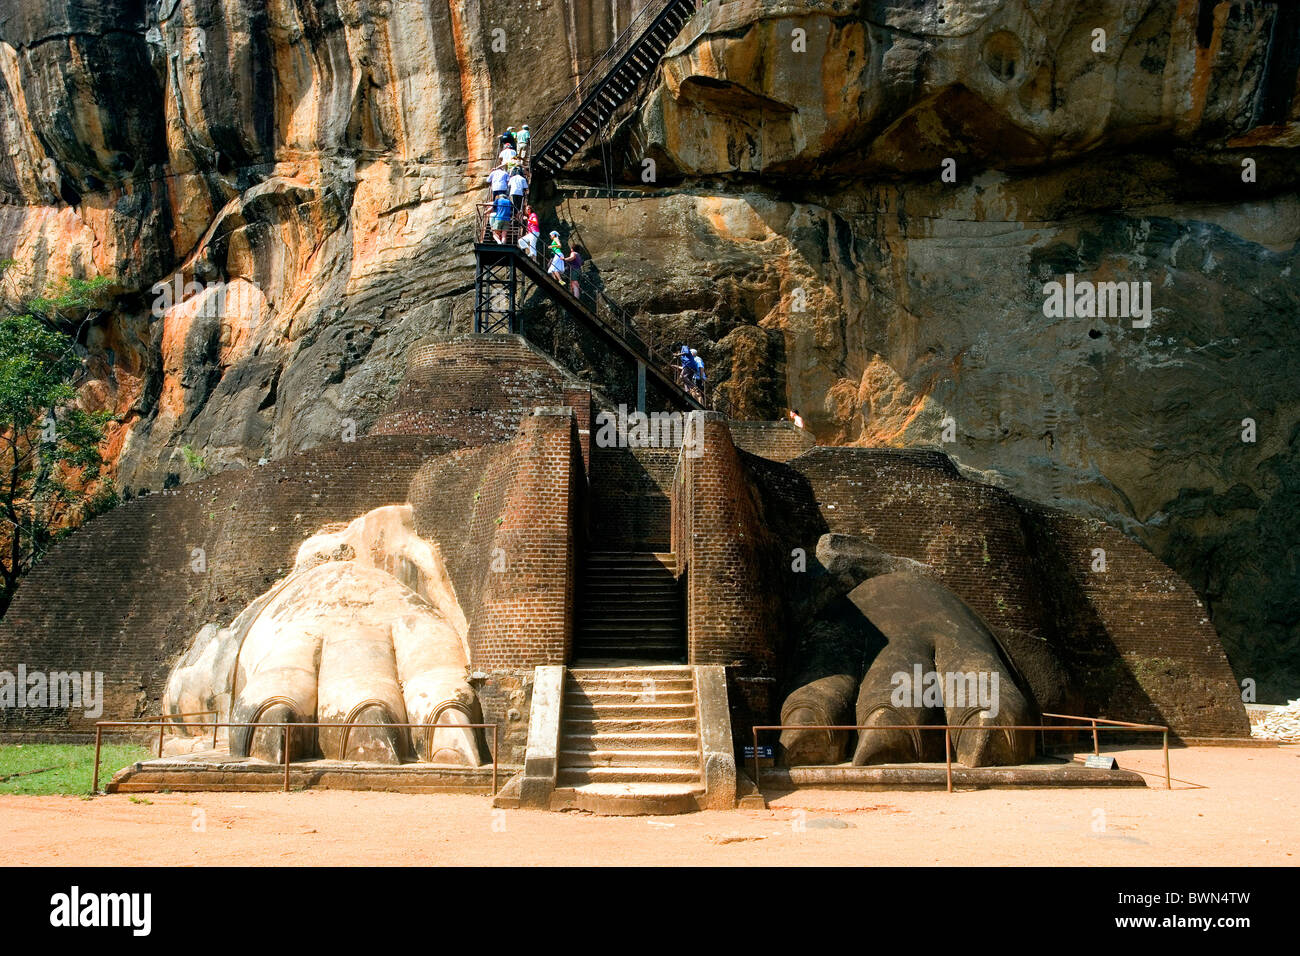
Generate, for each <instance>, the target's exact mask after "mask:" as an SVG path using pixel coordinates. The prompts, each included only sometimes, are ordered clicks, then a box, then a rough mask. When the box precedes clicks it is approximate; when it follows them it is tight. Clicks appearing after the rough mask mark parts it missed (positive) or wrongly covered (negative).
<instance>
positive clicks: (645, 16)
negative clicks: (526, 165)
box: [529, 0, 699, 159]
mask: <svg viewBox="0 0 1300 956" xmlns="http://www.w3.org/2000/svg"><path fill="white" fill-rule="evenodd" d="M678 2H679V0H659V2H658V3H650V4H647V5H646V6H645V8H643V9H642V10H641V12H640V13H638V14H637V15H636V16H635V17H633V18H632V22H631V23H629V24H628V25H627V29H625V30H624V31H623V32H622V33H620V34H619V35H618V36H617V37H616V38H615V39H614V42H613V43H612V44H611V45H610V47H609V49H607V50H606V51H605V52H604V53H602V54H601V55H600V57H599V58H597V60H596V62H595V63H593V64H592V65H591V66H590V68H588V70H587V72H586V73H584V74H583V75H582V76H581V77H579V78H578V81H577V83H576V84H575V85H574V88H573V92H572V93H570V94H569V95H568V96H566V97H565V98H564V99H562V100H561V101H560V102H559V103H557V104H555V107H554V108H553V109H552V110H551V111H550V112H549V113H547V114H546V115H545V116H544V117H542V121H541V122H540V123H538V124H537V129H536V130H531V131H530V132H531V134H532V135H531V136H530V138H529V147H530V150H531V155H530V159H536V158H538V157H540V156H543V155H544V153H545V150H546V149H547V147H550V146H551V145H552V143H551V140H552V139H554V138H555V135H556V133H557V132H559V131H560V130H561V129H562V128H563V127H564V126H565V124H566V123H567V122H568V120H569V119H571V118H572V116H573V114H574V113H576V112H577V110H578V109H579V108H580V107H581V106H582V105H583V103H584V102H585V101H586V99H587V97H588V96H589V95H590V94H591V93H592V92H594V91H595V90H596V89H597V88H598V87H599V86H600V84H601V83H603V82H604V80H605V79H606V77H607V75H608V74H609V73H610V72H611V71H612V69H613V68H614V67H615V66H616V65H617V64H618V63H619V61H621V60H622V59H623V57H624V55H626V54H627V53H628V52H629V51H630V50H631V49H632V48H633V47H634V46H635V45H636V44H637V43H638V42H639V41H640V40H641V38H642V37H643V36H645V34H646V33H647V32H648V31H649V30H650V28H651V27H652V26H653V24H654V21H655V20H657V19H658V18H659V16H660V15H661V14H663V13H664V11H666V10H667V9H668V8H669V7H670V6H673V5H675V4H677V3H678ZM698 7H699V4H698V2H697V3H696V8H697V9H698ZM687 22H690V21H687Z"/></svg>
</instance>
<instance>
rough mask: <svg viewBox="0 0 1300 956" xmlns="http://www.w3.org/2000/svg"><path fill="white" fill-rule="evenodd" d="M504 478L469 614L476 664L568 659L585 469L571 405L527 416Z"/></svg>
mask: <svg viewBox="0 0 1300 956" xmlns="http://www.w3.org/2000/svg"><path fill="white" fill-rule="evenodd" d="M500 480H502V481H503V482H504V484H503V487H502V489H501V491H499V492H498V491H496V490H495V489H493V494H494V496H495V495H498V494H499V495H500V497H501V502H502V503H501V509H500V514H499V515H498V517H497V519H496V520H495V522H494V523H495V530H494V533H493V536H492V547H491V552H492V554H493V555H494V556H495V557H496V558H497V560H498V561H499V563H498V565H497V567H498V568H500V569H501V570H490V571H489V573H488V575H487V578H486V581H485V583H484V585H483V589H482V594H481V597H480V599H479V601H478V602H477V604H476V606H475V608H474V613H473V615H472V617H471V618H470V633H469V642H470V651H471V654H472V656H473V661H474V664H475V666H478V667H482V668H485V669H486V668H514V669H517V668H527V667H534V666H537V665H539V664H565V663H567V662H568V659H569V652H570V651H571V650H572V645H573V594H574V567H575V559H576V550H575V549H576V546H577V540H576V534H577V531H578V529H579V528H580V523H579V520H580V519H579V511H580V509H582V508H585V502H584V500H583V498H584V495H585V484H586V482H585V475H584V472H583V467H582V450H581V445H580V444H579V442H578V434H577V424H576V421H575V420H574V418H573V414H572V410H571V409H568V408H547V409H543V408H539V409H536V410H535V411H534V412H533V413H532V414H531V415H529V416H528V417H526V418H525V419H524V421H523V423H522V425H521V426H520V433H519V437H518V438H517V439H516V440H515V441H514V442H513V443H512V447H511V453H510V456H509V458H508V459H507V461H506V463H505V466H504V467H503V468H502V470H501V472H500Z"/></svg>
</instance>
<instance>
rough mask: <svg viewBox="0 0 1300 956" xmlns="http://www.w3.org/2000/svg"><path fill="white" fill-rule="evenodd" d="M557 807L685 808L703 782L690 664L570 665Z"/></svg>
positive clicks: (622, 810) (645, 810)
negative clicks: (643, 665) (654, 665)
mask: <svg viewBox="0 0 1300 956" xmlns="http://www.w3.org/2000/svg"><path fill="white" fill-rule="evenodd" d="M562 713H563V718H562V721H561V724H560V750H559V754H558V761H557V777H556V788H555V791H554V794H553V795H552V798H551V808H552V809H585V810H591V811H593V812H599V813H614V814H619V813H624V814H635V813H681V812H687V811H690V810H695V809H697V808H698V805H699V804H698V800H699V798H700V797H701V796H702V795H703V794H704V790H705V782H704V774H703V768H702V763H701V750H700V728H699V714H698V710H697V703H696V688H695V677H694V671H693V670H692V669H691V668H690V667H685V666H681V667H663V666H658V667H593V668H574V669H570V670H569V671H568V673H567V675H566V679H565V687H564V702H563V709H562Z"/></svg>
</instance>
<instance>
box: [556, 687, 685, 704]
mask: <svg viewBox="0 0 1300 956" xmlns="http://www.w3.org/2000/svg"><path fill="white" fill-rule="evenodd" d="M585 703H590V704H593V705H604V704H694V703H695V690H694V688H691V689H687V690H667V689H662V688H659V687H653V686H651V687H641V688H629V689H627V690H594V689H591V688H589V687H571V688H569V689H567V690H566V691H565V693H564V706H565V707H566V708H567V707H574V706H581V705H582V704H585Z"/></svg>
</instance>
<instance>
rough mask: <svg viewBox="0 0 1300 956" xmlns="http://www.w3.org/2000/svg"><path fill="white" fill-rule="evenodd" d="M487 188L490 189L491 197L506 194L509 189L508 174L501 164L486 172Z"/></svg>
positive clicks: (494, 197)
mask: <svg viewBox="0 0 1300 956" xmlns="http://www.w3.org/2000/svg"><path fill="white" fill-rule="evenodd" d="M488 189H489V190H491V192H492V198H493V199H496V198H497V197H498V196H504V195H506V193H507V192H508V191H509V189H510V174H509V173H507V172H506V171H505V169H504V168H503V167H501V166H498V167H497V168H496V169H494V170H492V172H490V173H488Z"/></svg>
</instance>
